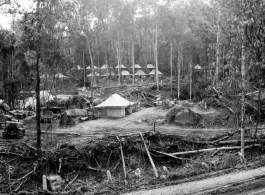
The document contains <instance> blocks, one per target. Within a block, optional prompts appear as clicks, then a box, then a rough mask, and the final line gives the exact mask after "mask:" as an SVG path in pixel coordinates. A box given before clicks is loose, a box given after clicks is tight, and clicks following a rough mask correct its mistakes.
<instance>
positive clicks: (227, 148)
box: [170, 144, 261, 156]
mask: <svg viewBox="0 0 265 195" xmlns="http://www.w3.org/2000/svg"><path fill="white" fill-rule="evenodd" d="M260 146H261V145H260V144H254V145H251V146H246V147H245V148H246V149H247V148H252V147H260ZM240 148H241V147H240V146H231V147H220V148H207V149H201V150H191V151H184V152H176V153H170V155H173V156H177V155H186V154H197V153H200V152H211V151H215V150H237V149H240Z"/></svg>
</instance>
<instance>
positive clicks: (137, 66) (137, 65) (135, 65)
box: [131, 64, 142, 68]
mask: <svg viewBox="0 0 265 195" xmlns="http://www.w3.org/2000/svg"><path fill="white" fill-rule="evenodd" d="M134 67H135V68H142V67H141V66H140V65H139V64H134ZM131 68H133V66H131Z"/></svg>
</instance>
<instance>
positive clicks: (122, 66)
mask: <svg viewBox="0 0 265 195" xmlns="http://www.w3.org/2000/svg"><path fill="white" fill-rule="evenodd" d="M120 66H121V68H126V67H125V66H124V65H123V64H120ZM115 68H119V65H117V66H116V67H115Z"/></svg>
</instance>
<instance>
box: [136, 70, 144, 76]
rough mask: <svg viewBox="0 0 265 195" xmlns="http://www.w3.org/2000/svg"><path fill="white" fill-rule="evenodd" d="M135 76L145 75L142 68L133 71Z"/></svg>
mask: <svg viewBox="0 0 265 195" xmlns="http://www.w3.org/2000/svg"><path fill="white" fill-rule="evenodd" d="M135 75H136V76H145V75H147V74H146V73H145V72H144V71H143V70H142V69H139V70H137V71H136V73H135Z"/></svg>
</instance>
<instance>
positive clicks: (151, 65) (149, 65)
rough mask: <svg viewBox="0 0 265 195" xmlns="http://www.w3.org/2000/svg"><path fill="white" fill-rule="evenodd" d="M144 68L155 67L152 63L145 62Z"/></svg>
mask: <svg viewBox="0 0 265 195" xmlns="http://www.w3.org/2000/svg"><path fill="white" fill-rule="evenodd" d="M146 68H155V66H154V65H153V64H147V65H146Z"/></svg>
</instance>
